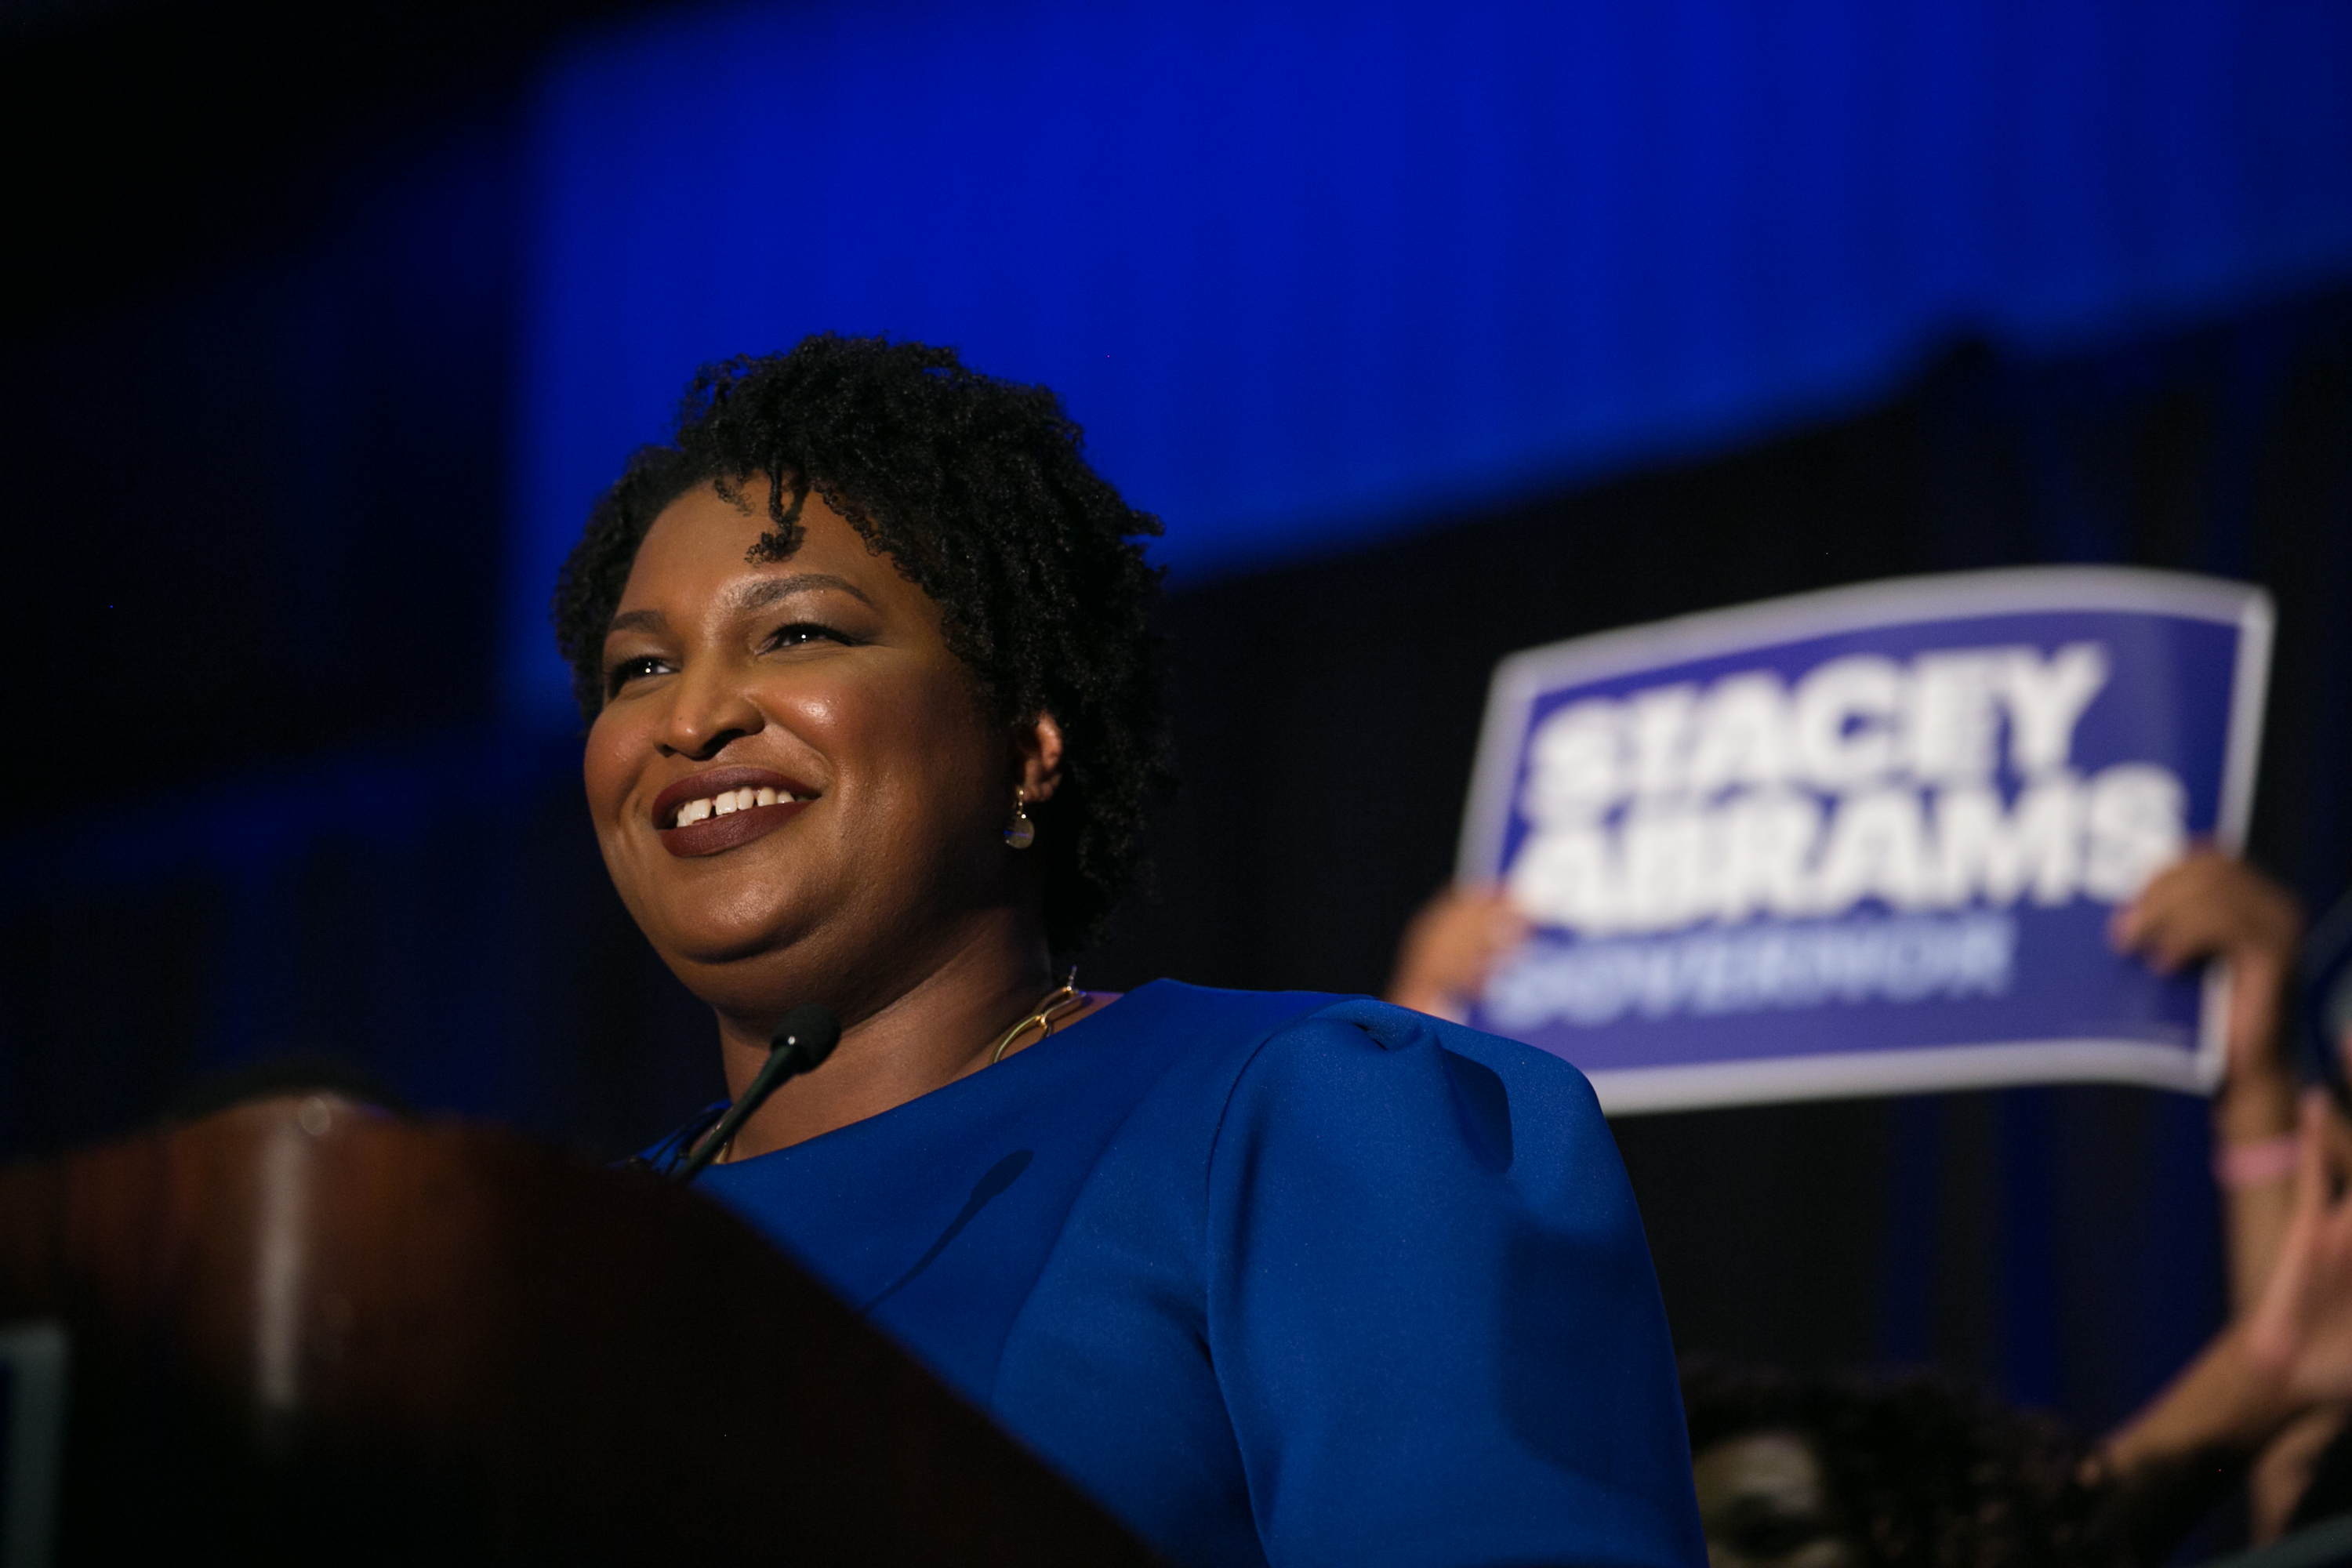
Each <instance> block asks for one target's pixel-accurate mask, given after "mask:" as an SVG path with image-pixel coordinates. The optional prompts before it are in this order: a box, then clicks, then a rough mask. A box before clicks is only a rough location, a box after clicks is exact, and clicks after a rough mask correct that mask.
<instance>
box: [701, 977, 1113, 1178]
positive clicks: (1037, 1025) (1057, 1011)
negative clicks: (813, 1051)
mask: <svg viewBox="0 0 2352 1568" xmlns="http://www.w3.org/2000/svg"><path fill="white" fill-rule="evenodd" d="M1087 1001H1088V997H1087V994H1086V993H1085V992H1083V991H1081V990H1079V989H1078V971H1077V966H1076V964H1073V965H1071V966H1070V971H1069V973H1066V974H1065V975H1063V976H1062V983H1061V984H1059V985H1056V986H1055V987H1054V989H1052V990H1051V991H1048V992H1046V993H1045V995H1044V996H1042V997H1040V998H1038V1001H1037V1005H1035V1006H1034V1007H1032V1008H1030V1009H1029V1011H1028V1013H1027V1014H1026V1015H1025V1016H1023V1018H1022V1020H1021V1021H1020V1022H1019V1023H1017V1024H1015V1025H1013V1027H1011V1028H1009V1029H1007V1030H1005V1031H1004V1033H1003V1034H1001V1035H999V1036H997V1037H996V1047H995V1049H993V1050H992V1051H990V1052H989V1053H988V1065H989V1066H990V1067H994V1066H995V1065H996V1064H997V1063H999V1062H1001V1061H1003V1059H1004V1053H1005V1051H1006V1050H1007V1049H1008V1048H1009V1047H1011V1046H1012V1044H1013V1041H1015V1040H1017V1039H1019V1038H1020V1037H1022V1035H1023V1033H1024V1032H1025V1031H1027V1030H1029V1029H1033V1028H1034V1029H1038V1030H1042V1031H1043V1033H1041V1034H1039V1035H1038V1038H1039V1039H1041V1040H1043V1039H1045V1038H1047V1037H1050V1036H1051V1035H1052V1034H1053V1033H1054V1026H1055V1025H1056V1024H1058V1023H1060V1022H1061V1021H1062V1020H1063V1019H1065V1018H1066V1017H1068V1016H1070V1015H1071V1014H1072V1013H1074V1012H1076V1011H1077V1010H1078V1009H1079V1008H1081V1007H1084V1006H1085V1005H1087ZM689 1142H690V1140H689ZM734 1155H735V1141H734V1140H733V1139H732V1138H730V1139H729V1140H728V1141H727V1146H726V1147H725V1148H723V1149H721V1150H719V1152H718V1153H717V1154H715V1155H713V1156H711V1161H710V1163H712V1164H714V1165H724V1164H726V1163H728V1162H729V1161H730V1160H732V1159H733V1158H734Z"/></svg>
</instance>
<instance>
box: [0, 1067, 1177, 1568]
mask: <svg viewBox="0 0 2352 1568" xmlns="http://www.w3.org/2000/svg"><path fill="white" fill-rule="evenodd" d="M28 1320H54V1321H61V1322H62V1323H63V1324H64V1325H65V1328H66V1331H67V1333H68V1342H69V1347H70V1349H69V1354H70V1370H69V1373H68V1389H69V1394H68V1415H67V1437H66V1442H65V1458H64V1468H63V1480H62V1484H61V1489H60V1493H59V1513H58V1521H59V1528H58V1537H57V1542H58V1546H57V1561H58V1563H61V1564H62V1563H113V1562H130V1561H134V1560H136V1559H134V1558H133V1556H132V1553H134V1552H135V1553H152V1554H154V1555H153V1556H152V1558H151V1559H150V1560H151V1561H171V1560H173V1559H174V1558H177V1557H181V1556H184V1554H185V1553H186V1552H187V1551H188V1549H189V1548H191V1547H194V1548H197V1549H198V1550H199V1551H200V1552H201V1555H202V1556H203V1557H204V1558H205V1559H206V1560H223V1561H226V1560H230V1554H232V1553H234V1554H235V1557H236V1560H241V1561H243V1562H247V1563H260V1562H272V1563H275V1562H291V1561H296V1560H298V1559H299V1561H302V1562H304V1563H343V1562H400V1563H426V1562H430V1563H450V1562H497V1563H507V1562H518V1561H523V1562H537V1561H546V1562H551V1563H557V1562H560V1563H630V1564H663V1565H665V1568H666V1565H667V1564H671V1563H680V1564H685V1563H695V1564H700V1563H744V1562H761V1563H827V1564H830V1563H844V1564H850V1563H857V1564H864V1563H873V1564H898V1563H905V1564H916V1563H921V1564H926V1565H931V1564H959V1563H971V1564H982V1563H1004V1564H1014V1563H1019V1564H1024V1565H1040V1564H1056V1563H1102V1564H1116V1563H1151V1562H1155V1561H1157V1559H1155V1558H1154V1557H1153V1556H1152V1555H1151V1554H1150V1552H1148V1551H1147V1550H1145V1549H1144V1548H1143V1547H1142V1546H1140V1545H1139V1544H1138V1543H1137V1542H1136V1541H1135V1540H1134V1539H1133V1538H1132V1537H1131V1536H1129V1534H1128V1533H1127V1532H1126V1531H1124V1530H1123V1529H1122V1528H1121V1527H1120V1526H1119V1525H1118V1524H1117V1523H1116V1522H1115V1521H1112V1520H1111V1519H1110V1518H1109V1516H1108V1515H1107V1514H1105V1513H1104V1512H1103V1511H1102V1510H1099V1509H1098V1508H1097V1507H1096V1506H1094V1505H1093V1504H1092V1503H1090V1502H1088V1501H1087V1500H1085V1499H1084V1498H1082V1497H1081V1496H1079V1495H1078V1493H1077V1492H1076V1491H1075V1490H1074V1489H1071V1488H1070V1487H1069V1486H1068V1485H1067V1484H1066V1482H1064V1481H1062V1480H1061V1479H1059V1478H1058V1477H1056V1476H1055V1475H1054V1474H1053V1473H1052V1472H1050V1471H1048V1470H1047V1469H1046V1468H1045V1467H1044V1466H1043V1465H1041V1464H1040V1463H1038V1462H1037V1461H1036V1460H1035V1459H1034V1458H1031V1457H1030V1456H1029V1455H1028V1454H1027V1453H1026V1452H1025V1451H1024V1449H1022V1448H1021V1447H1019V1446H1018V1445H1016V1444H1015V1443H1014V1442H1013V1440H1012V1439H1010V1438H1008V1437H1007V1436H1004V1435H1003V1433H1001V1432H1000V1431H998V1430H997V1429H996V1428H995V1427H993V1426H991V1425H990V1424H989V1422H988V1421H987V1420H986V1419H985V1418H984V1417H983V1416H982V1415H980V1414H979V1413H978V1412H976V1411H975V1410H973V1409H972V1408H971V1406H969V1405H965V1404H964V1403H963V1402H962V1401H961V1400H960V1399H959V1398H957V1397H956V1396H955V1395H954V1394H950V1393H949V1392H948V1391H947V1390H946V1388H945V1387H943V1386H942V1385H941V1384H940V1383H939V1382H938V1381H937V1380H936V1379H934V1378H933V1377H931V1376H930V1375H929V1373H926V1372H925V1371H924V1370H923V1369H922V1368H921V1367H919V1366H918V1365H917V1364H916V1363H914V1362H913V1361H912V1360H910V1359H909V1358H908V1356H907V1355H906V1354H905V1353H904V1352H901V1351H900V1350H898V1348H897V1347H896V1346H895V1345H893V1344H891V1343H890V1342H888V1341H887V1340H885V1339H884V1338H883V1337H882V1335H881V1334H880V1333H878V1332H877V1331H875V1330H873V1329H871V1328H869V1327H868V1326H866V1324H865V1323H863V1322H861V1321H858V1320H857V1319H856V1317H855V1316H854V1315H853V1314H852V1313H851V1312H850V1310H848V1309H847V1308H846V1307H845V1306H844V1305H843V1304H842V1303H841V1302H839V1301H838V1300H835V1299H834V1298H833V1297H832V1296H830V1295H828V1294H827V1293H826V1292H825V1291H824V1289H822V1288H821V1287H819V1286H818V1285H817V1284H816V1283H815V1282H814V1280H812V1279H810V1278H809V1277H808V1276H807V1275H806V1274H805V1273H803V1271H802V1270H800V1269H799V1268H796V1267H795V1266H794V1265H793V1263H792V1262H791V1261H789V1260H788V1259H786V1258H784V1257H783V1256H782V1255H781V1254H780V1253H778V1252H776V1251H775V1250H773V1249H772V1248H771V1247H768V1246H767V1245H766V1244H765V1243H764V1242H762V1241H761V1240H760V1239H759V1238H758V1237H756V1236H755V1235H754V1234H753V1233H752V1232H751V1231H750V1230H749V1229H748V1228H747V1227H745V1226H743V1225H742V1224H741V1223H740V1222H739V1221H738V1220H736V1219H735V1218H734V1217H733V1216H732V1215H729V1214H727V1213H726V1212H725V1211H723V1210H721V1209H720V1208H719V1207H718V1206H717V1205H713V1204H710V1203H709V1202H708V1201H706V1200H704V1199H701V1198H699V1197H697V1196H695V1195H693V1194H690V1193H685V1192H680V1191H677V1190H676V1189H675V1188H673V1187H671V1186H670V1185H668V1184H666V1183H664V1182H662V1181H660V1180H657V1179H656V1178H654V1177H651V1176H648V1175H644V1174H639V1173H629V1172H613V1171H602V1170H596V1169H593V1168H589V1167H586V1166H583V1165H580V1164H576V1163H572V1162H571V1161H569V1160H566V1159H564V1158H562V1157H561V1156H559V1155H556V1154H553V1153H551V1152H547V1151H545V1150H542V1149H541V1148H538V1147H536V1146H534V1145H532V1144H530V1143H529V1142H524V1141H523V1140H521V1139H519V1138H515V1137H512V1136H509V1135H506V1134H502V1133H498V1132H491V1131H481V1130H478V1129H473V1128H467V1127H464V1126H458V1125H453V1124H435V1123H417V1122H410V1121H395V1120H393V1119H391V1118H388V1117H384V1116H382V1115H379V1114H376V1113H374V1112H373V1111H371V1110H366V1109H364V1108H362V1107H360V1106H358V1105H356V1104H353V1103H352V1102H350V1101H347V1100H337V1099H331V1098H310V1099H283V1100H268V1101H264V1102H261V1103H257V1104H252V1105H247V1106H243V1107H240V1108H238V1109H236V1110H229V1111H226V1112H223V1113H222V1114H220V1115H217V1116H214V1117H211V1118H208V1119H206V1120H205V1121H199V1122H195V1123H193V1124H191V1125H188V1126H185V1127H182V1128H178V1129H175V1130H170V1131H160V1132H155V1133H152V1134H148V1135H144V1136H141V1137H136V1138H132V1139H129V1140H126V1141H123V1142H116V1143H110V1144H106V1145H103V1146H100V1147H98V1148H94V1149H91V1150H89V1151H86V1152H80V1153H77V1154H73V1155H70V1156H68V1158H66V1159H64V1160H62V1161H59V1162H57V1163H49V1164H45V1165H37V1166H29V1167H22V1168H17V1169H14V1170H9V1171H6V1172H0V1325H5V1324H8V1323H12V1322H20V1321H28Z"/></svg>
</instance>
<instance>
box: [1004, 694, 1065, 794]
mask: <svg viewBox="0 0 2352 1568" xmlns="http://www.w3.org/2000/svg"><path fill="white" fill-rule="evenodd" d="M1013 753H1014V763H1015V767H1016V769H1017V773H1016V781H1017V786H1018V787H1019V789H1020V791H1021V798H1022V799H1023V800H1025V801H1027V802H1028V803H1029V804H1031V805H1035V804H1036V803H1037V802H1039V801H1041V800H1051V799H1053V798H1054V792H1055V790H1057V789H1059V788H1061V787H1062V727H1061V725H1059V724H1057V723H1055V721H1054V716H1053V715H1052V714H1051V713H1040V714H1038V715H1037V716H1036V717H1035V718H1034V719H1032V720H1030V721H1028V722H1027V723H1024V724H1022V725H1019V726H1017V727H1016V728H1015V729H1014V730H1013Z"/></svg>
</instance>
